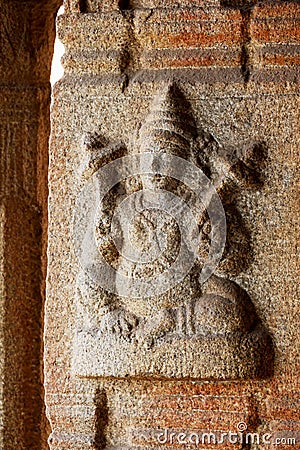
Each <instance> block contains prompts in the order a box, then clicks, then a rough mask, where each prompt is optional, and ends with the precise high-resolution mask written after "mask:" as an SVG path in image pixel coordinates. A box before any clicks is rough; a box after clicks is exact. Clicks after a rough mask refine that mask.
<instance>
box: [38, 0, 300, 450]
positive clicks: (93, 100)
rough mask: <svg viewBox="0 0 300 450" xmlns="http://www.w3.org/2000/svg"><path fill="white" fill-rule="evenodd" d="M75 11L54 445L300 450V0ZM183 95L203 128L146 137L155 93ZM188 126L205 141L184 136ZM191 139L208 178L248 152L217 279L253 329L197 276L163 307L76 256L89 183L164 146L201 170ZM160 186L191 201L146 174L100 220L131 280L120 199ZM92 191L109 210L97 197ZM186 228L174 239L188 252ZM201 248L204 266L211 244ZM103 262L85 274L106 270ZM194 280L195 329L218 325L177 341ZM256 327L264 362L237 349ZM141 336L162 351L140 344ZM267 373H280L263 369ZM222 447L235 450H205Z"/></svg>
mask: <svg viewBox="0 0 300 450" xmlns="http://www.w3.org/2000/svg"><path fill="white" fill-rule="evenodd" d="M65 7H66V9H65V14H64V15H62V16H61V17H60V18H59V21H58V33H59V36H60V38H61V39H62V41H63V43H64V44H65V47H66V53H65V56H64V66H65V76H64V78H63V79H62V80H61V81H60V82H59V83H58V84H57V85H56V87H55V89H54V103H53V107H52V138H51V150H50V171H49V180H50V196H49V212H50V215H49V219H50V222H49V246H48V278H47V302H46V329H45V389H46V405H47V414H48V418H49V421H50V423H51V428H52V433H51V435H50V438H49V444H50V448H51V450H54V449H81V450H82V449H104V448H106V449H123V450H125V449H136V450H137V449H147V448H149V449H150V448H151V449H159V448H166V449H169V450H171V449H174V448H175V447H176V448H195V445H188V444H187V443H186V442H185V443H179V442H178V441H176V442H175V441H173V442H170V441H169V440H166V442H165V443H162V442H159V440H158V437H157V436H158V434H159V432H163V431H164V430H165V429H167V430H168V432H169V433H170V432H175V433H180V432H184V433H192V432H198V433H203V432H205V431H206V432H207V431H211V432H216V433H220V432H221V431H230V430H231V431H232V432H235V431H236V429H237V428H236V427H237V424H238V423H239V422H245V423H246V425H247V427H248V431H252V432H256V433H261V434H263V433H270V434H272V439H273V441H272V442H273V444H272V445H264V444H262V443H260V444H259V445H257V444H251V445H249V444H248V446H247V444H245V443H244V444H241V443H239V444H238V443H236V444H234V445H233V444H228V445H230V447H231V446H232V447H233V448H236V449H238V448H251V449H254V448H255V449H256V448H257V449H258V448H259V449H263V448H275V444H274V442H275V438H276V437H277V438H281V437H285V438H288V437H290V436H292V437H294V438H295V439H296V440H297V442H298V444H296V446H294V447H293V448H297V445H299V442H300V440H299V438H300V435H299V433H300V422H299V417H298V413H297V410H298V407H299V376H298V373H299V334H298V326H299V304H298V298H299V287H298V286H299V283H298V276H299V262H298V258H297V245H298V236H299V222H298V217H297V215H298V214H297V211H298V209H299V171H298V165H299V115H298V106H299V105H298V103H299V96H298V89H299V85H298V80H299V69H298V66H297V65H298V64H299V48H300V47H299V45H300V42H299V39H300V37H299V4H298V3H297V2H281V1H277V2H259V3H256V2H254V1H253V2H250V1H249V2H247V1H245V2H244V1H242V0H241V1H226V2H225V1H224V2H221V3H220V2H219V1H217V0H211V1H209V2H203V1H200V0H199V1H193V2H192V1H188V0H185V1H183V0H182V1H176V2H173V1H163V2H162V1H160V0H152V1H146V0H145V1H143V0H136V1H135V0H132V1H127V2H126V1H124V2H122V1H121V2H117V1H103V2H100V1H96V0H93V1H92V0H89V1H86V2H76V1H69V2H66V5H65ZM174 85H176V89H178V91H177V94H176V95H174V98H175V100H174V101H176V98H177V99H178V98H179V97H180V96H182V97H184V99H185V101H186V102H187V104H188V105H189V110H190V111H189V112H190V116H189V118H188V119H186V120H185V119H183V118H182V117H181V118H180V108H179V110H178V111H177V112H176V114H175V113H174V111H173V112H172V111H171V113H170V110H168V111H166V110H164V113H163V114H162V115H159V117H156V119H155V120H154V121H156V125H157V123H160V126H156V128H155V127H152V128H151V126H150V125H149V126H148V125H145V124H147V123H148V124H149V123H150V122H151V120H152V119H151V120H150V119H147V118H149V114H150V112H151V110H152V111H153V109H151V108H153V106H151V105H153V99H154V98H156V96H157V95H158V96H160V98H161V99H162V98H163V95H164V94H163V93H164V92H165V89H166V87H167V88H168V87H169V89H172V86H174ZM179 91H180V94H178V92H179ZM161 101H164V100H161ZM163 109H164V108H162V110H163ZM182 109H183V110H184V107H182ZM184 111H185V110H184ZM184 111H183V112H182V114H183V115H184V114H185V113H184ZM168 114H169V115H168ZM170 114H171V115H170ZM174 116H175V118H174ZM191 116H192V117H193V121H194V124H193V126H192V121H191ZM147 120H148V122H147ZM168 120H169V122H168ZM170 120H171V121H173V122H172V123H173V125H172V126H171V125H170ZM149 121H150V122H149ZM166 121H167V122H168V123H169V125H168V126H170V127H171V128H167V130H169V131H168V133H169V134H168V137H166V135H165V134H164V133H166V127H165V126H163V129H164V130H165V131H163V132H162V133H161V132H160V131H159V129H160V128H161V126H162V124H165V123H166ZM185 121H186V123H187V124H190V125H191V126H192V128H193V129H194V130H196V132H195V133H194V132H193V130H192V129H191V128H189V129H188V127H186V128H185V127H184V126H183V123H184V122H185ZM178 123H181V125H180V126H179V125H178ZM149 127H150V128H149ZM151 130H152V131H151ZM153 130H154V131H153ZM155 130H157V131H155ZM178 130H181V131H178ZM174 133H175V134H174ZM176 133H177V135H176ZM179 135H180V137H179ZM145 136H146V137H145ZM188 136H189V137H188ZM183 138H184V139H183ZM193 139H196V143H198V147H197V145H195V146H194V147H193V146H192V148H194V149H195V148H198V150H199V149H200V150H199V154H198V156H199V158H200V160H198V164H199V166H200V167H201V168H202V169H204V170H207V171H208V172H207V173H209V170H208V169H209V164H208V161H209V158H210V156H211V159H212V160H213V162H215V163H216V161H219V159H218V155H220V154H221V155H223V156H224V155H227V157H229V159H230V157H232V155H235V157H236V158H235V164H234V167H233V168H231V170H230V173H229V175H228V177H229V180H228V181H229V182H228V184H227V185H226V186H224V188H223V187H222V189H221V188H220V189H219V190H218V192H219V195H220V197H221V199H222V202H223V205H224V209H225V212H226V218H227V225H228V232H227V245H226V248H225V254H224V258H223V259H222V260H221V262H220V264H219V266H218V267H217V268H216V271H215V275H214V276H215V277H216V279H217V280H218V279H221V284H222V283H223V282H225V281H224V280H227V282H229V283H233V282H234V283H237V285H238V286H239V287H240V289H242V292H243V293H244V294H241V291H239V294H236V296H235V298H236V305H237V308H238V309H237V311H239V313H237V314H240V315H238V316H235V317H238V319H233V316H232V307H229V306H226V304H227V303H226V302H224V296H222V295H223V294H222V295H221V297H220V296H218V295H216V291H215V290H213V291H212V293H211V294H210V295H212V297H206V296H207V295H208V294H207V293H205V292H202V289H204V288H205V284H204V286H203V287H199V289H198V288H197V283H196V281H195V279H194V278H193V276H192V275H191V276H190V278H189V279H188V281H186V280H185V281H184V282H183V284H182V283H181V284H179V285H178V286H177V287H175V288H172V290H171V291H170V293H169V295H167V296H165V294H163V295H162V296H160V297H158V298H157V299H156V300H153V299H152V300H151V301H150V303H149V302H148V301H147V298H142V299H132V298H124V297H118V295H117V294H115V293H114V294H112V293H110V294H109V293H107V292H106V291H105V290H104V289H102V290H101V287H100V288H99V286H98V285H97V283H96V285H95V283H93V280H91V279H87V272H86V271H85V270H83V272H82V267H81V265H80V264H79V260H78V253H77V254H76V245H77V244H76V242H74V239H73V215H74V211H76V214H75V222H76V218H78V217H79V218H80V220H81V218H82V220H83V221H84V217H86V221H85V222H84V223H85V225H86V226H87V224H88V223H89V220H90V219H89V215H88V211H90V210H89V209H86V210H85V209H83V210H82V211H79V214H78V209H77V208H78V203H77V202H78V200H77V199H78V196H79V195H80V193H81V192H82V191H84V189H85V186H86V185H87V183H88V182H89V181H88V180H94V181H95V180H96V181H97V175H93V174H95V173H97V171H98V170H99V169H101V167H103V166H105V164H107V162H109V161H114V160H115V159H116V158H120V157H123V156H124V155H126V154H129V155H134V154H138V153H142V152H143V149H149V148H150V151H154V152H155V151H156V152H157V151H158V152H161V151H163V150H164V151H166V152H167V153H168V152H170V153H172V154H174V153H175V154H176V151H177V150H178V152H179V154H180V152H181V156H183V157H184V158H186V159H189V158H190V155H195V152H194V153H193V151H192V150H191V153H189V152H190V150H189V148H190V145H192V141H193ZM179 141H180V142H181V144H180V145H179V144H178V143H179ZM141 142H142V145H141ZM151 142H152V144H151ZM177 144H178V145H177ZM151 149H152V150H151ZM176 149H177V150H176ZM247 154H249V155H250V157H249V159H247V158H246V157H245V155H247ZM243 156H244V157H245V158H244V160H243ZM201 158H202V159H201ZM251 158H252V159H251ZM225 159H226V158H225ZM124 161H125V160H124ZM223 162H224V161H223ZM222 164H223V163H222ZM222 164H221V166H222ZM216 165H217V166H218V163H216ZM218 167H219V166H218ZM222 167H227V166H226V164H225V166H222ZM226 170H227V169H226ZM99 173H101V172H99ZM212 174H213V171H212V172H210V175H212ZM130 175H132V174H131V173H130V170H129V171H128V176H129V177H130ZM99 177H100V176H99ZM96 181H95V183H96ZM98 182H99V183H100V184H101V183H102V182H103V183H105V179H104V180H103V179H101V177H100V178H99V179H98ZM159 183H161V186H163V187H164V188H165V187H167V186H169V188H170V190H171V191H173V192H178V189H179V187H178V186H175V185H174V181H172V180H170V179H169V180H168V179H165V180H158V179H157V178H155V177H154V178H153V177H152V179H151V177H150V179H149V177H148V178H147V177H146V176H144V177H143V176H141V177H140V178H139V177H137V179H135V180H133V181H132V180H131V182H128V183H127V182H124V183H123V185H122V183H121V184H120V186H119V191H118V189H117V188H116V191H115V192H112V194H111V195H110V196H108V197H107V198H106V200H104V201H103V204H102V206H101V208H102V209H101V208H100V212H99V214H98V216H95V217H97V220H100V219H101V218H102V220H103V221H104V222H103V223H102V225H103V226H102V225H101V223H100V224H99V222H98V224H97V220H96V222H92V224H93V226H94V227H96V228H95V229H94V238H95V240H96V242H97V245H98V248H99V249H102V251H103V252H104V254H105V256H106V258H107V260H108V261H109V262H110V264H111V265H113V266H114V267H115V268H117V269H118V268H122V270H123V269H124V270H129V269H128V267H127V269H126V267H125V268H124V266H122V261H121V260H120V256H118V252H117V251H116V249H115V248H114V247H113V246H112V244H111V242H110V240H109V239H108V238H107V228H105V226H107V224H110V221H111V219H112V214H113V210H114V208H115V207H116V205H117V204H118V200H115V199H114V198H115V197H114V195H115V196H116V195H118V192H121V194H122V193H123V194H122V195H123V196H124V193H125V196H126V195H129V194H132V193H133V192H136V191H138V190H139V189H140V188H141V186H142V187H143V188H145V186H147V187H149V186H150V187H152V188H153V187H157V186H158V185H159ZM96 184H97V183H96ZM96 184H95V186H96ZM89 186H93V185H92V184H91V185H89ZM95 189H96V188H95ZM176 189H177V191H176ZM88 192H90V194H91V196H92V198H93V199H94V200H95V199H96V200H95V201H96V202H97V195H96V194H95V192H97V190H94V191H93V189H92V190H91V191H88ZM122 195H121V197H120V198H123V197H122ZM87 198H89V196H87ZM98 200H99V198H98ZM89 201H90V200H89ZM89 201H87V203H86V205H88V204H89ZM84 205H85V204H84ZM86 207H87V208H88V206H86ZM99 218H100V219H99ZM104 219H105V220H106V221H105V220H104ZM153 220H154V219H153V218H151V221H152V222H153ZM159 220H163V219H162V218H160V219H159ZM206 221H207V218H206ZM204 222H205V220H204ZM204 222H201V224H200V225H201V227H202V228H203V226H204ZM153 223H154V222H153ZM105 224H106V225H105ZM168 226H170V227H171V226H173V225H172V223H169V225H168ZM103 227H104V228H103ZM83 228H84V227H83ZM108 228H109V225H108ZM90 229H91V230H92V229H93V227H90ZM103 230H104V231H103ZM105 230H106V231H105ZM138 230H139V231H138V233H141V234H140V235H139V234H135V235H134V236H135V237H134V238H133V240H134V239H136V240H135V241H134V242H135V243H136V245H138V246H140V247H139V248H141V247H142V248H144V250H145V248H146V247H145V245H146V244H145V242H146V241H144V240H143V234H142V232H144V229H142V228H138ZM141 230H142V231H141ZM176 233H178V230H177V229H176V228H175V229H174V228H173V231H172V232H171V238H170V239H171V241H170V242H173V244H172V245H173V246H171V248H173V249H174V248H175V247H176V245H177V244H176V242H177V241H176V235H177V234H176ZM203 233H204V235H205V227H204V228H203ZM206 233H207V231H206ZM75 241H76V239H75ZM166 245H167V244H166ZM82 248H83V249H84V247H82ZM200 248H201V249H204V255H200V256H202V257H205V255H206V253H205V251H206V250H207V248H206V247H205V246H204V244H203V245H202V246H200ZM200 253H201V252H200ZM83 254H84V252H83ZM86 254H88V252H87V253H86ZM86 254H84V255H85V256H86ZM93 254H94V253H91V259H89V257H86V259H85V261H86V266H85V267H86V269H88V270H92V271H93V270H94V269H95V271H97V264H96V265H94V266H93V264H92V261H94V260H93V259H92V256H93ZM170 254H171V256H170V258H171V260H172V257H173V256H172V251H171V253H170ZM173 260H174V259H173ZM173 260H172V261H173ZM120 261H121V262H120ZM169 261H170V260H169ZM89 263H90V265H89ZM199 264H200V266H201V258H200V263H199ZM91 267H92V269H91ZM93 267H94V269H93ZM150 269H151V270H154V269H155V270H156V269H157V270H159V265H158V266H155V264H154V265H153V266H151V267H150V268H149V270H150ZM130 270H131V269H130ZM127 273H128V272H127ZM135 273H139V272H135ZM192 273H193V274H194V275H195V273H197V271H196V272H192ZM222 280H223V281H222ZM94 281H95V280H94ZM114 283H115V282H113V283H112V284H114ZM195 283H196V284H195ZM116 285H117V286H118V283H117V281H116ZM186 286H189V287H191V289H192V291H193V292H194V293H195V295H196V296H197V295H198V297H201V295H202V297H201V298H202V300H201V301H200V303H199V305H198V303H196V305H197V308H196V309H195V311H196V322H197V327H198V329H200V330H202V331H203V330H204V331H203V333H202V337H201V338H199V336H198V337H196V338H192V339H190V338H189V339H187V337H186V335H185V337H183V338H181V340H180V339H179V340H178V341H176V339H177V338H176V339H175V340H174V335H173V337H172V338H171V337H170V336H171V335H170V334H168V333H169V330H170V328H172V320H171V319H170V315H168V314H169V313H170V310H171V312H172V314H173V313H174V308H175V309H176V308H177V309H176V311H177V313H178V315H177V316H176V317H177V318H178V317H179V318H180V317H181V319H182V317H183V318H184V317H185V316H184V315H183V316H180V314H181V311H182V310H181V309H180V308H182V306H184V305H186V304H187V300H186V297H185V295H187V294H183V293H184V292H187V291H186V290H185V287H186ZM195 286H196V287H195ZM118 289H120V287H118ZM197 289H198V290H197ZM201 292H202V294H201ZM243 295H246V296H247V298H249V299H251V300H250V301H251V305H252V307H251V308H254V309H251V311H252V312H251V313H249V312H248V313H246V314H245V313H243V308H244V306H243V304H242V303H241V298H242V297H243ZM198 297H197V298H198ZM225 297H226V295H225ZM180 299H181V300H180ZM191 304H193V303H191ZM149 305H150V306H149ZM211 308H213V312H212V309H211ZM226 308H228V309H226ZM167 310H168V314H167V313H166V311H167ZM246 310H247V309H246ZM126 311H127V312H126ZM161 311H163V312H161ZM253 311H254V312H253ZM172 314H171V317H174V316H172ZM211 314H213V316H212V315H211ZM252 314H254V315H252ZM145 317H148V318H149V317H150V319H149V320H148V319H147V320H146V319H145ZM186 317H188V316H186ZM243 317H244V319H243ZM254 317H256V319H255V318H254ZM227 319H228V320H227ZM256 320H257V321H259V322H260V323H261V324H262V325H261V326H263V327H264V331H263V334H259V333H258V343H259V345H258V349H259V350H258V351H257V353H256V355H257V358H258V360H255V357H252V356H251V355H250V354H247V352H249V350H250V349H251V344H250V343H249V340H248V341H247V338H245V339H246V341H245V342H246V345H245V349H246V351H245V353H244V354H243V355H242V356H241V357H240V355H238V354H237V353H236V351H235V349H236V347H235V346H236V345H237V344H236V343H235V344H234V345H233V347H231V346H230V344H229V341H230V339H231V338H233V339H235V338H236V336H237V330H240V331H239V332H240V333H241V336H247V330H249V329H250V330H253V328H251V323H255V321H256ZM253 321H254V322H253ZM192 325H193V324H192ZM180 326H182V325H180ZM186 326H187V327H188V322H186ZM189 326H190V325H189ZM179 328H180V327H179ZM220 330H222V332H221V331H220ZM250 332H251V331H250ZM220 333H221V334H220ZM222 333H223V334H222ZM140 336H146V337H149V339H146V341H145V340H144V341H143V339H142V342H144V344H143V345H141V344H140V343H139V342H141V341H139V339H140ZM263 336H268V337H267V338H264V337H263ZM168 339H169V341H168ZM170 339H171V340H170ZM264 339H267V342H268V343H267V347H265V348H264V347H263V344H262V343H263V342H264ZM130 340H132V344H130V342H131V341H130ZM168 342H169V343H168ZM260 345H262V347H259V346H260ZM132 346H135V347H134V348H135V350H133V347H132ZM239 348H240V347H239ZM203 349H205V350H203ZM272 352H274V359H273V358H272ZM215 358H216V359H215ZM220 358H221V360H223V361H226V363H225V364H224V365H222V363H220ZM235 358H237V359H238V362H237V360H236V359H235ZM226 364H228V365H226ZM264 366H265V367H267V369H268V370H266V371H263V370H260V369H261V368H262V367H264ZM249 368H250V370H249ZM257 368H258V369H257ZM239 378H240V379H239ZM245 445H246V446H245ZM200 447H201V446H200ZM211 447H213V448H215V447H216V448H224V445H223V446H222V445H221V444H219V445H210V446H209V445H207V446H205V445H204V446H202V447H201V448H211ZM276 447H277V446H276Z"/></svg>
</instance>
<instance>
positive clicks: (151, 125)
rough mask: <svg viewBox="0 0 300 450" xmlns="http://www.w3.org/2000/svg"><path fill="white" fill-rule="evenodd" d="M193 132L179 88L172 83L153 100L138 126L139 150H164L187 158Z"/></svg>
mask: <svg viewBox="0 0 300 450" xmlns="http://www.w3.org/2000/svg"><path fill="white" fill-rule="evenodd" d="M196 136H197V129H196V124H195V121H194V119H193V116H192V114H191V107H190V105H189V103H188V102H187V100H186V99H185V98H184V96H183V94H182V93H181V91H180V90H179V88H178V87H177V86H176V85H175V84H172V85H169V86H167V87H166V88H165V89H164V91H163V92H162V93H160V94H158V95H157V96H156V97H155V99H154V101H153V104H152V107H151V111H150V114H149V115H148V117H147V118H146V121H145V123H144V124H143V126H142V127H141V130H140V136H139V151H140V152H141V153H144V152H156V153H163V152H165V153H171V154H174V155H177V156H180V157H182V158H187V157H189V155H190V147H191V145H190V144H191V141H192V140H193V139H195V137H196Z"/></svg>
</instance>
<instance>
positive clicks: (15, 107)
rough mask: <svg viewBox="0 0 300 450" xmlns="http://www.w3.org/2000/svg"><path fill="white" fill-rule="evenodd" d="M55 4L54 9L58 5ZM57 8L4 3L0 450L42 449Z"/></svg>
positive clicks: (0, 9)
mask: <svg viewBox="0 0 300 450" xmlns="http://www.w3.org/2000/svg"><path fill="white" fill-rule="evenodd" d="M55 3H56V4H55ZM57 6H58V2H54V1H53V2H50V1H49V2H46V1H44V2H29V1H28V2H19V1H9V2H7V1H1V2H0V22H1V25H0V53H1V62H0V78H1V85H0V105H1V107H0V209H1V218H0V220H1V225H0V261H1V262H0V272H1V275H0V310H1V325H0V328H1V330H0V340H1V343H0V360H1V364H0V392H1V394H0V447H1V449H5V450H6V449H7V450H9V449H20V450H21V449H22V450H23V449H24V450H25V449H28V448H31V449H36V450H37V449H45V448H47V445H46V440H47V437H46V436H47V434H48V433H49V430H48V423H47V419H46V416H45V406H44V401H43V395H44V392H43V374H42V372H43V371H42V366H43V362H42V354H43V349H42V347H43V343H42V327H43V301H44V288H45V272H46V258H45V247H46V241H45V238H46V234H47V227H46V223H47V162H48V154H47V153H48V138H49V131H50V130H49V128H50V127H49V106H50V86H49V76H50V66H51V56H52V51H53V41H54V34H55V33H54V14H55V11H56V8H57Z"/></svg>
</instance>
